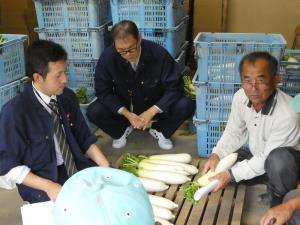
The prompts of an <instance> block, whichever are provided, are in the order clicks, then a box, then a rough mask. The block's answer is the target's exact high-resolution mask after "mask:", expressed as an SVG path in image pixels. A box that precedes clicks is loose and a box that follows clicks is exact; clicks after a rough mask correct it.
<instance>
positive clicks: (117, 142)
mask: <svg viewBox="0 0 300 225" xmlns="http://www.w3.org/2000/svg"><path fill="white" fill-rule="evenodd" d="M112 38H113V40H114V45H113V46H110V47H108V48H106V49H105V50H104V52H103V53H102V55H101V57H100V59H99V61H98V64H97V67H96V72H95V90H96V96H97V97H98V100H97V101H95V102H94V103H93V104H91V105H90V106H89V108H88V110H87V116H88V118H89V119H90V120H91V121H92V122H93V123H94V124H96V125H97V126H98V127H100V128H101V129H102V130H103V131H104V132H106V133H107V134H109V135H110V136H111V137H112V138H113V143H112V145H113V147H114V148H121V147H124V146H125V145H126V140H127V137H128V135H129V134H130V133H131V132H132V131H133V129H139V130H145V129H146V128H147V127H149V126H150V125H151V124H152V127H151V128H150V130H149V133H150V134H151V135H152V136H153V137H154V138H156V139H158V145H159V147H160V148H162V149H171V148H173V143H172V142H171V140H170V139H169V138H170V137H171V135H172V134H173V133H174V132H175V130H176V129H177V128H178V127H179V126H180V125H181V124H182V123H183V122H184V121H185V120H186V119H187V118H188V117H190V116H191V115H192V114H193V112H194V109H195V105H194V103H193V101H192V100H191V99H189V98H188V97H185V96H184V92H183V81H182V78H181V74H180V71H179V68H178V66H177V64H176V62H175V61H174V59H173V58H172V57H171V56H170V55H169V53H168V52H167V51H166V50H165V49H164V48H163V47H161V46H160V45H158V44H156V43H154V42H151V41H147V40H143V39H142V38H141V34H140V33H139V31H138V28H137V26H136V25H135V24H134V23H133V22H131V21H126V20H124V21H121V22H119V23H117V24H115V25H114V27H113V29H112ZM153 122H154V123H153Z"/></svg>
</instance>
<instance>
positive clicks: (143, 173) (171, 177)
mask: <svg viewBox="0 0 300 225" xmlns="http://www.w3.org/2000/svg"><path fill="white" fill-rule="evenodd" d="M136 173H137V175H138V176H139V177H145V178H150V179H154V180H159V181H162V182H164V183H166V184H184V183H185V182H187V181H190V180H191V179H190V178H189V177H187V176H185V175H182V174H179V173H173V172H164V171H153V170H137V171H136Z"/></svg>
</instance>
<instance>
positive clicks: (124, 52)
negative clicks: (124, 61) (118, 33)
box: [117, 42, 138, 55]
mask: <svg viewBox="0 0 300 225" xmlns="http://www.w3.org/2000/svg"><path fill="white" fill-rule="evenodd" d="M137 48H138V43H137V42H136V43H135V47H131V48H129V49H127V50H121V51H119V50H118V49H117V52H118V53H119V54H120V55H126V54H127V53H134V52H135V51H136V50H137Z"/></svg>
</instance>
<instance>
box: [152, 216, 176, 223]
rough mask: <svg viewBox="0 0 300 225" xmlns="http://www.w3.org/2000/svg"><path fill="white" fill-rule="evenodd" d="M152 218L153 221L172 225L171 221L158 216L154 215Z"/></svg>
mask: <svg viewBox="0 0 300 225" xmlns="http://www.w3.org/2000/svg"><path fill="white" fill-rule="evenodd" d="M154 220H155V222H160V223H161V225H174V224H173V223H170V222H169V221H168V220H166V219H163V218H160V217H155V218H154Z"/></svg>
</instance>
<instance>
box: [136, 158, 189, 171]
mask: <svg viewBox="0 0 300 225" xmlns="http://www.w3.org/2000/svg"><path fill="white" fill-rule="evenodd" d="M138 167H139V169H147V170H156V171H166V172H175V173H180V174H183V175H189V173H188V172H186V171H185V170H184V168H183V167H182V166H175V165H174V166H172V165H163V164H155V163H150V162H146V161H144V160H142V161H141V162H140V163H139V165H138Z"/></svg>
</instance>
